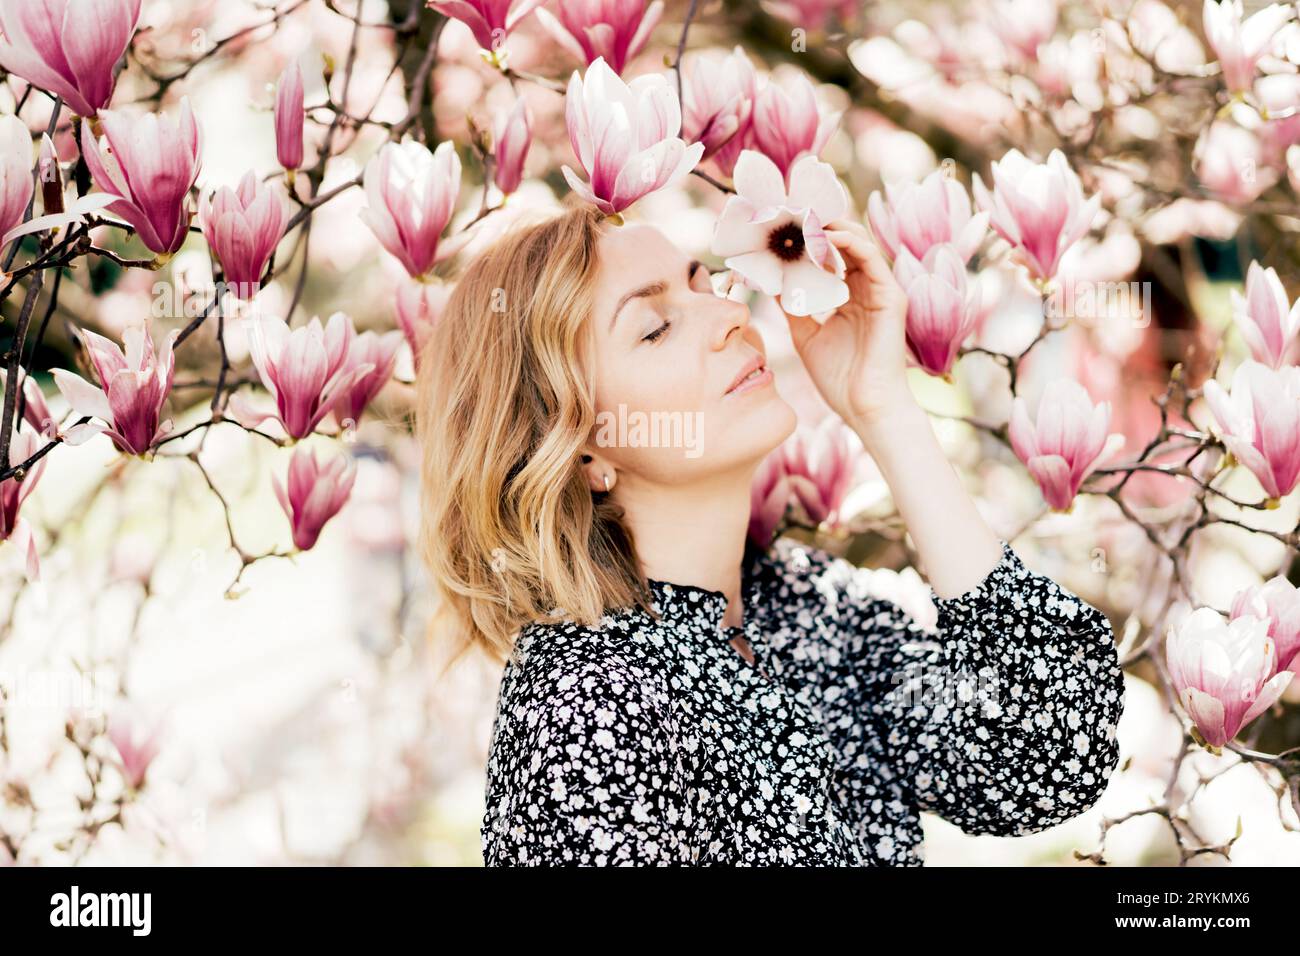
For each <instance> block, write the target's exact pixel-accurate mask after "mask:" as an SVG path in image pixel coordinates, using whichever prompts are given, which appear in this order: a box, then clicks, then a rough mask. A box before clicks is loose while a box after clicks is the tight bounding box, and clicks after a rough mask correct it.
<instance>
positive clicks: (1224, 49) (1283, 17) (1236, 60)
mask: <svg viewBox="0 0 1300 956" xmlns="http://www.w3.org/2000/svg"><path fill="white" fill-rule="evenodd" d="M1294 12H1295V10H1294V8H1293V6H1292V5H1291V4H1281V3H1272V4H1269V5H1268V6H1267V7H1265V8H1264V9H1262V10H1260V11H1258V12H1256V13H1254V14H1252V15H1251V16H1250V17H1249V18H1246V19H1244V20H1243V17H1244V16H1245V14H1244V11H1243V9H1242V3H1241V0H1217V2H1216V0H1205V7H1204V12H1203V13H1202V20H1203V22H1204V26H1205V38H1206V39H1207V40H1209V41H1210V46H1211V47H1212V48H1213V49H1214V55H1215V56H1217V57H1218V58H1219V65H1220V66H1221V67H1222V68H1223V81H1224V83H1225V84H1227V87H1228V89H1229V90H1231V91H1232V92H1234V93H1238V92H1244V91H1246V90H1249V89H1250V88H1251V86H1252V85H1253V84H1254V82H1255V69H1256V67H1257V65H1258V63H1259V61H1260V58H1261V57H1263V56H1264V54H1265V53H1267V52H1268V48H1269V46H1270V45H1271V44H1272V42H1273V38H1274V37H1275V36H1276V35H1277V31H1278V30H1280V29H1282V27H1283V25H1284V24H1285V23H1286V22H1287V21H1288V20H1290V19H1291V16H1292V14H1293V13H1294Z"/></svg>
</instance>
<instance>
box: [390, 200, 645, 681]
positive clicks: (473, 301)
mask: <svg viewBox="0 0 1300 956" xmlns="http://www.w3.org/2000/svg"><path fill="white" fill-rule="evenodd" d="M602 218H603V217H602V215H601V213H600V212H599V211H597V210H595V209H593V208H592V207H589V206H581V207H577V208H570V209H567V210H565V211H563V212H562V213H560V214H559V215H552V216H550V217H549V218H546V219H544V220H542V221H530V222H527V223H525V224H523V225H521V226H516V227H514V228H512V230H511V231H510V232H509V233H507V234H506V235H504V236H503V237H501V238H499V239H498V240H497V241H496V242H495V243H494V244H493V245H492V246H491V247H490V248H488V249H487V250H485V251H484V252H482V253H480V254H479V255H478V256H477V257H475V259H474V260H473V261H472V262H471V263H470V265H469V266H468V268H467V269H466V270H465V271H464V273H463V274H462V275H461V276H460V277H459V279H458V280H457V282H456V285H455V288H454V290H453V292H452V294H451V296H450V298H449V300H448V302H447V305H446V308H445V310H444V311H443V314H442V316H441V318H440V319H439V320H438V322H437V324H436V326H435V328H434V331H433V333H432V334H431V336H430V337H429V339H428V340H427V342H426V343H425V345H424V346H423V347H422V350H421V355H420V362H419V373H418V376H417V395H416V408H415V421H416V436H417V439H418V441H419V444H420V448H421V464H420V483H421V492H420V504H421V528H420V547H421V553H422V557H423V559H424V561H425V564H426V565H427V566H428V569H429V572H430V574H431V577H432V579H433V586H434V594H435V601H436V610H435V616H434V619H433V621H432V622H431V634H432V636H433V637H434V638H435V639H436V640H437V641H438V642H439V643H440V644H441V645H442V646H443V648H444V649H447V650H450V651H451V652H452V653H451V660H452V661H454V660H455V659H458V658H459V657H460V656H461V655H462V654H463V653H464V652H465V651H466V650H469V649H470V648H472V647H477V648H478V649H481V650H483V651H486V652H487V653H488V654H489V656H491V657H492V658H494V659H496V660H498V661H504V660H506V659H507V658H509V657H510V656H511V655H512V654H513V650H514V645H515V638H516V637H517V636H518V631H519V629H520V628H521V627H522V626H523V625H525V624H527V623H528V622H530V621H533V620H536V619H550V620H554V619H555V617H554V616H553V615H552V611H553V610H554V609H560V612H559V613H560V615H561V616H562V617H563V618H564V619H567V620H573V621H578V622H582V623H588V624H594V623H595V622H597V621H598V620H599V618H600V616H601V615H602V614H603V613H604V611H605V610H606V609H607V608H618V607H629V606H639V607H643V608H646V609H647V610H650V608H649V595H648V592H647V590H646V584H645V581H644V579H643V578H642V576H641V573H640V569H639V566H638V562H637V559H636V552H635V548H634V545H633V541H632V536H631V533H630V531H629V530H628V528H627V527H626V525H625V524H624V522H623V520H622V517H623V515H622V510H621V509H620V508H618V507H617V506H616V505H615V504H614V503H613V502H612V501H611V500H609V498H608V496H607V495H606V494H605V493H604V492H595V493H593V492H592V490H591V489H590V487H589V486H588V484H587V481H586V478H585V477H584V474H583V471H582V467H581V466H582V461H581V457H582V446H583V444H584V443H585V442H586V440H587V438H588V436H589V434H590V432H591V428H592V426H593V424H594V422H595V410H594V408H593V401H592V395H593V377H592V374H591V369H590V365H589V364H588V362H587V357H588V356H589V355H590V354H591V353H590V348H591V336H590V323H589V322H587V318H588V316H589V315H590V313H591V309H592V301H593V292H592V290H593V286H594V283H595V277H596V269H597V250H596V244H597V241H598V239H599V237H600V231H601V229H602V228H603V226H602Z"/></svg>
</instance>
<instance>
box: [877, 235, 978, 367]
mask: <svg viewBox="0 0 1300 956" xmlns="http://www.w3.org/2000/svg"><path fill="white" fill-rule="evenodd" d="M894 278H896V279H897V280H898V285H899V287H900V288H902V290H903V291H904V292H905V293H906V294H907V326H906V336H907V347H908V350H909V351H910V352H911V356H912V360H913V361H914V362H915V363H916V364H917V365H919V366H920V367H921V368H923V369H925V370H926V371H927V372H929V373H930V374H931V375H939V376H942V377H943V378H945V379H947V380H948V381H951V380H952V366H953V363H954V362H956V361H957V352H958V350H959V349H960V348H961V344H962V343H963V342H965V341H966V338H967V337H968V336H969V335H970V334H971V333H972V332H973V331H975V326H976V325H977V324H978V322H979V319H980V314H981V313H980V308H981V292H980V285H979V283H977V282H972V281H971V280H970V279H969V278H968V277H967V275H966V265H965V260H964V259H962V257H961V253H960V252H959V251H958V250H957V248H956V247H955V246H953V245H952V244H951V243H946V242H944V243H940V244H938V245H935V246H931V247H930V249H929V251H928V252H926V254H925V258H924V259H921V260H918V259H917V258H916V257H915V256H914V255H912V253H911V252H910V251H909V250H908V249H906V248H902V249H900V250H899V252H898V258H897V259H896V260H894Z"/></svg>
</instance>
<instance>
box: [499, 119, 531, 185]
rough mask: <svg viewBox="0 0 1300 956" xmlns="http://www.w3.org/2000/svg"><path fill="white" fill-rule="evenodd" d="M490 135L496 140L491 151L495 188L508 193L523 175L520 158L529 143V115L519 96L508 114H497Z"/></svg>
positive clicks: (522, 165)
mask: <svg viewBox="0 0 1300 956" xmlns="http://www.w3.org/2000/svg"><path fill="white" fill-rule="evenodd" d="M492 138H493V139H494V140H495V141H496V146H495V149H494V151H493V152H494V156H495V159H496V172H495V174H494V175H495V178H496V184H497V189H499V190H501V191H502V192H503V193H505V194H506V195H507V196H508V195H510V193H512V192H514V191H515V190H516V189H518V188H519V183H520V181H521V180H522V179H523V178H524V160H526V159H527V158H528V148H529V147H530V146H531V145H532V144H533V114H532V111H531V110H529V108H528V102H527V101H526V100H525V99H524V98H523V97H520V98H519V99H518V100H516V101H515V105H514V108H513V109H511V110H510V112H509V113H500V114H498V116H497V120H496V129H495V130H494V131H493V137H492Z"/></svg>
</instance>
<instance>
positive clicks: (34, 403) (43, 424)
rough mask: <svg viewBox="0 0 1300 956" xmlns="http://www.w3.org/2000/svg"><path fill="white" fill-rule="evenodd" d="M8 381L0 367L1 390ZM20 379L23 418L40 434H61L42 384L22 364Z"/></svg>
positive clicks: (51, 436) (48, 436) (12, 459)
mask: <svg viewBox="0 0 1300 956" xmlns="http://www.w3.org/2000/svg"><path fill="white" fill-rule="evenodd" d="M8 381H9V375H8V373H7V372H6V371H5V369H3V368H0V392H3V389H4V387H5V383H6V382H8ZM18 381H19V382H20V383H21V384H20V385H19V386H18V391H19V394H20V397H21V400H22V403H23V407H22V420H23V421H24V422H26V423H27V424H28V426H30V427H31V429H32V431H34V432H36V433H37V434H38V435H43V436H45V437H46V438H53V437H55V436H56V435H59V431H58V427H57V424H56V423H55V421H54V416H53V415H52V414H51V413H50V406H49V405H48V404H46V401H45V394H44V393H43V392H42V391H41V387H40V385H38V384H36V379H34V378H32V377H31V376H30V375H28V374H27V372H26V371H25V370H24V369H23V368H22V366H19V367H18ZM59 437H62V436H61V435H60V436H59ZM68 444H73V445H75V444H78V443H77V442H69V443H68ZM9 458H10V460H11V461H22V459H21V458H15V457H14V456H13V455H12V454H11V455H10V456H9Z"/></svg>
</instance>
